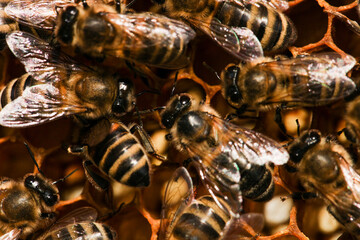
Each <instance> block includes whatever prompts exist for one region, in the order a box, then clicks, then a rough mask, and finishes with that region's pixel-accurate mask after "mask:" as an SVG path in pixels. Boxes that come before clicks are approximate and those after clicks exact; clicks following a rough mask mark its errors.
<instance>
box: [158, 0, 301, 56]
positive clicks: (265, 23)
mask: <svg viewBox="0 0 360 240" xmlns="http://www.w3.org/2000/svg"><path fill="white" fill-rule="evenodd" d="M155 2H156V3H158V4H160V7H161V11H162V13H164V14H165V15H168V16H171V17H174V18H180V19H183V20H184V21H186V22H189V23H190V24H191V25H192V26H194V27H196V28H198V29H200V30H201V31H202V32H204V33H205V34H207V35H209V36H210V37H211V38H212V39H213V40H215V42H217V43H218V44H219V45H220V46H222V47H223V48H224V49H225V50H227V51H229V52H230V53H233V54H234V51H235V53H239V54H237V55H238V57H239V58H240V59H242V60H254V59H256V58H258V57H261V56H262V54H263V52H262V50H263V51H265V52H272V51H278V50H281V49H284V48H286V47H287V46H289V45H291V44H292V43H293V42H294V41H295V40H296V37H297V33H296V29H295V27H294V25H293V23H292V22H291V21H290V19H289V18H287V17H286V16H285V15H284V14H283V13H281V12H280V11H277V10H276V9H275V8H273V7H270V5H269V4H268V3H267V2H268V1H251V0H241V1H235V0H226V1H220V0H210V1H205V0H204V1H182V2H181V3H180V2H178V1H174V0H155ZM264 2H265V3H264ZM277 2H278V3H280V4H278V6H279V8H282V9H283V7H282V6H284V5H287V3H286V1H277ZM281 2H285V4H282V3H281ZM272 5H273V6H275V5H276V4H272ZM236 39H237V41H236ZM229 45H233V46H229ZM236 48H240V50H236Z"/></svg>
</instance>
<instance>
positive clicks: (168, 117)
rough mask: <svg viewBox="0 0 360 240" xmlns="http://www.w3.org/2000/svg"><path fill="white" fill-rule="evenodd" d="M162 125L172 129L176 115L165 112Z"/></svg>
mask: <svg viewBox="0 0 360 240" xmlns="http://www.w3.org/2000/svg"><path fill="white" fill-rule="evenodd" d="M161 123H162V124H163V125H164V126H165V127H166V128H167V129H169V128H171V127H172V126H173V125H174V123H175V118H174V115H173V114H171V113H169V112H164V113H163V115H162V117H161Z"/></svg>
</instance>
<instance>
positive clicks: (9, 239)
mask: <svg viewBox="0 0 360 240" xmlns="http://www.w3.org/2000/svg"><path fill="white" fill-rule="evenodd" d="M20 233H21V229H19V228H15V229H13V230H11V231H10V232H8V233H6V234H4V235H2V236H0V240H17V239H19V237H20Z"/></svg>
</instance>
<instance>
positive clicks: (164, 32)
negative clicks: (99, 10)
mask: <svg viewBox="0 0 360 240" xmlns="http://www.w3.org/2000/svg"><path fill="white" fill-rule="evenodd" d="M103 14H105V15H106V19H107V20H108V21H109V22H110V23H111V24H113V25H114V26H118V28H120V29H121V30H122V33H121V34H123V35H124V38H127V39H129V40H130V41H126V43H125V45H122V44H119V48H118V49H119V50H121V49H130V50H131V51H134V52H138V51H146V49H150V50H151V51H154V50H153V49H161V48H162V49H167V48H169V46H172V47H173V48H176V49H179V50H183V48H186V47H187V44H188V43H189V42H190V41H191V40H192V39H193V38H194V37H195V32H194V30H192V28H191V27H189V26H188V25H186V24H185V23H183V22H181V21H178V20H175V19H170V18H167V17H165V16H161V15H158V14H153V13H139V14H135V13H134V14H116V13H103ZM114 50H117V49H116V48H113V49H105V52H107V54H108V55H113V54H114V53H113V52H114ZM182 57H183V58H182V59H181V60H184V61H188V59H187V58H186V56H182ZM129 60H132V59H129ZM173 64H176V65H173ZM180 64H183V63H180ZM157 66H158V67H164V68H174V67H175V68H178V67H179V63H169V64H163V65H162V64H159V65H157Z"/></svg>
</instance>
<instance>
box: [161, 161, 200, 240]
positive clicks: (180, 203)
mask: <svg viewBox="0 0 360 240" xmlns="http://www.w3.org/2000/svg"><path fill="white" fill-rule="evenodd" d="M193 200H194V191H193V183H192V180H191V177H190V175H189V173H188V171H187V170H186V169H185V168H184V167H180V168H178V169H177V170H176V171H175V172H174V174H173V176H172V177H171V179H170V181H169V182H168V184H167V186H166V190H165V195H164V200H163V206H162V211H161V223H160V235H159V239H167V238H168V235H169V234H170V233H171V230H172V228H173V227H174V226H173V224H174V223H175V221H176V219H177V216H178V215H179V214H180V213H181V212H182V211H183V210H184V208H185V207H186V206H188V205H189V204H190V203H191V202H192V201H193Z"/></svg>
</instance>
